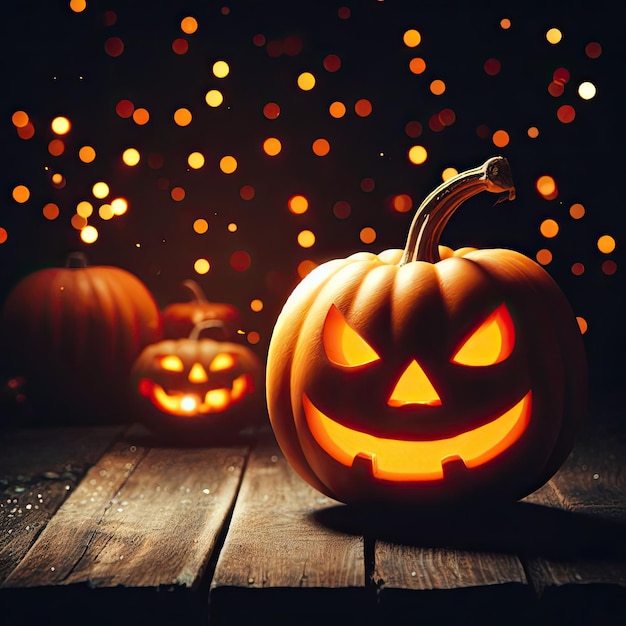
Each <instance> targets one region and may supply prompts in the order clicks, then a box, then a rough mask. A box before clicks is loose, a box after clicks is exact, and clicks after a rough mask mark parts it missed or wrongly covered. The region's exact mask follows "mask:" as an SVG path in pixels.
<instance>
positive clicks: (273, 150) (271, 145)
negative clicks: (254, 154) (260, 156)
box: [263, 137, 283, 156]
mask: <svg viewBox="0 0 626 626" xmlns="http://www.w3.org/2000/svg"><path fill="white" fill-rule="evenodd" d="M282 148H283V146H282V144H281V143H280V139H278V138H276V137H268V138H267V139H266V140H265V141H264V142H263V152H265V154H267V155H268V156H276V155H277V154H280V151H281V150H282Z"/></svg>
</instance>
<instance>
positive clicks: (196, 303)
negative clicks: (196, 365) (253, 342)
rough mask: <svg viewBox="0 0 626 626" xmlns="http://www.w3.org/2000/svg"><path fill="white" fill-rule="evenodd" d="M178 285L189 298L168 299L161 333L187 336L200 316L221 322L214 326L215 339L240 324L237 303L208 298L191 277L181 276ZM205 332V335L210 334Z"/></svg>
mask: <svg viewBox="0 0 626 626" xmlns="http://www.w3.org/2000/svg"><path fill="white" fill-rule="evenodd" d="M182 286H183V287H184V288H185V289H186V290H187V291H188V292H189V293H190V294H191V299H190V300H188V301H186V302H172V303H170V304H168V305H167V306H166V307H165V308H164V309H163V311H162V313H161V316H162V318H163V337H166V338H167V337H169V338H172V339H176V338H178V337H188V336H189V333H191V332H192V330H193V329H194V327H195V325H196V324H198V323H199V322H202V321H204V320H220V321H222V322H223V324H222V325H220V326H219V327H218V328H217V330H216V333H215V337H216V338H217V339H226V338H232V337H234V336H235V334H236V332H237V330H238V329H239V327H240V325H241V315H240V313H239V309H237V307H235V306H234V305H232V304H228V303H226V302H213V301H211V300H209V299H208V298H207V297H206V295H205V293H204V291H203V290H202V287H200V285H199V284H198V283H197V282H196V281H195V280H191V279H187V280H184V281H183V282H182ZM208 332H210V329H208V331H207V333H208ZM205 336H206V337H207V338H208V337H209V336H210V335H209V334H207V335H205Z"/></svg>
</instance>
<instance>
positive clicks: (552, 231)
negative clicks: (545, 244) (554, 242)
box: [539, 218, 559, 239]
mask: <svg viewBox="0 0 626 626" xmlns="http://www.w3.org/2000/svg"><path fill="white" fill-rule="evenodd" d="M539 232H541V234H542V235H543V236H544V237H545V238H546V239H552V238H553V237H556V236H557V235H558V234H559V224H558V222H557V221H556V220H553V219H552V218H548V219H546V220H543V222H541V225H540V226H539Z"/></svg>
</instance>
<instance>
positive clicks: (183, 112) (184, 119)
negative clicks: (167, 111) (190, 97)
mask: <svg viewBox="0 0 626 626" xmlns="http://www.w3.org/2000/svg"><path fill="white" fill-rule="evenodd" d="M191 120H192V115H191V111H190V110H189V109H186V108H184V107H181V108H180V109H176V111H174V122H176V124H178V126H189V124H191Z"/></svg>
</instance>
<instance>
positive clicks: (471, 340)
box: [451, 304, 515, 367]
mask: <svg viewBox="0 0 626 626" xmlns="http://www.w3.org/2000/svg"><path fill="white" fill-rule="evenodd" d="M514 345H515V327H514V325H513V320H512V319H511V315H510V313H509V310H508V309H507V308H506V305H505V304H501V305H500V306H499V307H498V308H497V309H496V310H495V311H494V312H493V313H492V314H491V315H489V317H487V318H486V319H485V320H484V321H483V322H482V323H481V324H480V325H479V326H478V327H477V328H476V329H474V330H473V331H472V333H471V334H470V336H469V337H467V338H466V339H465V341H463V343H462V344H461V347H460V348H459V349H458V350H457V351H456V352H455V354H454V356H453V357H452V359H451V361H452V362H453V363H457V364H458V365H469V366H470V367H481V366H486V365H495V364H496V363H500V362H501V361H504V360H505V359H508V358H509V356H510V355H511V352H512V351H513V346H514Z"/></svg>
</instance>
